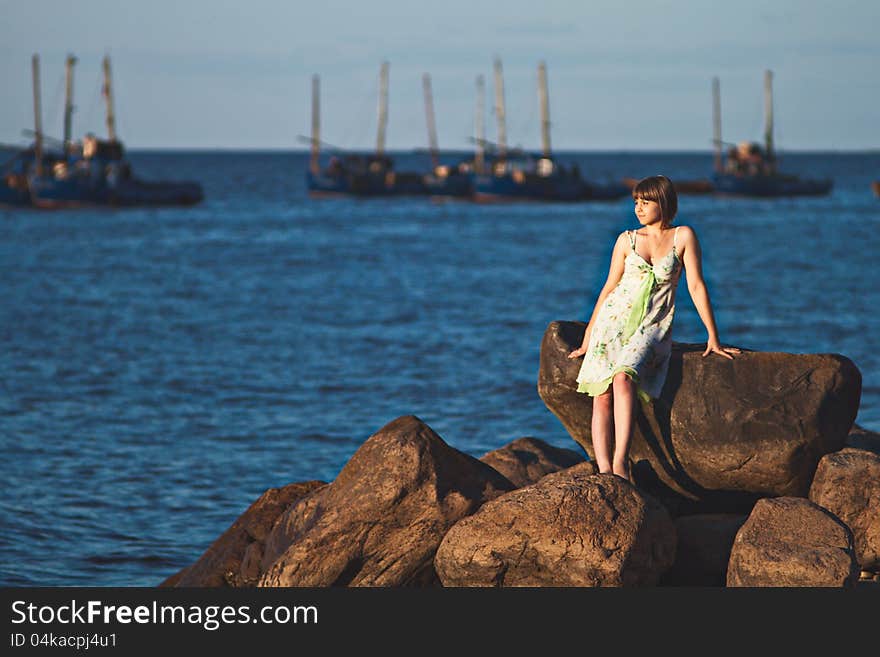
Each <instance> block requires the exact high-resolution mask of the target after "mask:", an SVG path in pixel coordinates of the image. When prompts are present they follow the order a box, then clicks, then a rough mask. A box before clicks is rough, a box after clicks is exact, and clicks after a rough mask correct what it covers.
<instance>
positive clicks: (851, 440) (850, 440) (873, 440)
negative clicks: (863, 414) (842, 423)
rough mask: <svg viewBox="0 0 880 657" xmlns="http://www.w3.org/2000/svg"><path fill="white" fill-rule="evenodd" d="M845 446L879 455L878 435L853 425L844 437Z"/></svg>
mask: <svg viewBox="0 0 880 657" xmlns="http://www.w3.org/2000/svg"><path fill="white" fill-rule="evenodd" d="M846 446H847V447H856V448H858V449H864V450H867V451H869V452H874V453H875V454H880V433H877V432H876V431H869V430H868V429H865V428H864V427H860V426H859V425H858V424H854V425H853V427H852V429H850V431H849V435H848V436H847V437H846Z"/></svg>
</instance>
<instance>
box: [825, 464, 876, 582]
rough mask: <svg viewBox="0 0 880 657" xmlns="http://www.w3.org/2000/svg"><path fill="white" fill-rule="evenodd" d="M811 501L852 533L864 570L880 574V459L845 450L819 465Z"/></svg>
mask: <svg viewBox="0 0 880 657" xmlns="http://www.w3.org/2000/svg"><path fill="white" fill-rule="evenodd" d="M810 500H811V501H813V502H815V503H816V504H818V505H819V506H821V507H823V508H826V509H828V510H829V511H831V513H833V514H834V515H836V516H837V517H838V518H840V519H841V520H842V521H843V522H845V523H846V525H847V527H849V528H850V529H851V530H852V533H853V539H854V541H855V549H856V558H857V559H858V562H859V565H860V566H861V568H862V570H867V571H872V572H877V571H878V570H880V455H878V454H875V453H874V452H869V451H866V450H863V449H856V448H854V447H845V448H843V449H842V450H840V451H839V452H834V453H833V454H826V455H825V456H824V457H822V460H821V461H819V467H818V468H816V475H815V477H813V485H812V486H811V487H810Z"/></svg>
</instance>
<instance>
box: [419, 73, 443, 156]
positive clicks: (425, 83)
mask: <svg viewBox="0 0 880 657" xmlns="http://www.w3.org/2000/svg"><path fill="white" fill-rule="evenodd" d="M422 87H423V88H424V91H425V117H426V119H427V121H428V145H429V146H430V148H431V165H432V166H433V168H434V169H436V168H437V167H438V166H440V157H439V155H438V148H437V125H436V123H435V121H434V96H433V94H432V93H431V76H430V75H428V74H427V73H425V74H424V75H423V76H422Z"/></svg>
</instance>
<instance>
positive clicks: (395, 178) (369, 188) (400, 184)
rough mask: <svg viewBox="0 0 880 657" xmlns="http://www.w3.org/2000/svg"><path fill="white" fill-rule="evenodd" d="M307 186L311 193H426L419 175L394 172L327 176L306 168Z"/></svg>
mask: <svg viewBox="0 0 880 657" xmlns="http://www.w3.org/2000/svg"><path fill="white" fill-rule="evenodd" d="M306 189H308V191H309V194H311V195H312V196H338V195H348V196H365V197H366V196H423V195H425V194H427V193H428V187H427V186H426V185H425V182H424V180H423V179H422V177H421V176H420V175H418V174H414V173H396V172H387V173H379V174H370V173H349V174H343V175H339V176H330V175H325V174H318V175H315V174H313V173H312V172H311V171H307V172H306Z"/></svg>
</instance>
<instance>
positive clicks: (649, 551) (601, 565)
mask: <svg viewBox="0 0 880 657" xmlns="http://www.w3.org/2000/svg"><path fill="white" fill-rule="evenodd" d="M590 466H591V464H590V463H589V462H584V463H582V464H579V465H575V466H573V467H571V468H568V469H566V470H562V471H560V472H557V473H554V474H549V475H547V476H545V477H544V478H543V479H541V480H540V481H539V482H538V483H536V484H533V485H531V486H526V487H524V488H519V489H517V490H515V491H513V492H511V493H507V494H506V495H503V496H501V497H499V498H497V499H495V500H492V501H491V502H487V503H486V504H484V505H483V506H482V507H481V508H480V510H479V511H477V512H476V513H475V514H474V515H472V516H469V517H466V518H464V519H463V520H460V521H459V522H458V523H456V524H455V525H454V526H453V527H452V529H450V530H449V531H448V532H447V534H446V536H445V537H444V538H443V542H442V543H441V544H440V548H439V549H438V550H437V556H436V558H435V560H434V561H435V567H436V569H437V573H438V575H439V576H440V579H441V581H442V582H443V585H444V586H485V587H489V586H494V587H501V586H591V587H592V586H651V585H654V584H656V583H657V581H658V579H659V577H660V575H661V574H662V573H663V572H664V571H665V570H666V569H668V568H669V567H670V566H671V565H672V562H673V559H674V556H675V526H674V525H673V523H672V520H671V518H670V517H669V514H668V513H667V511H666V510H665V509H664V508H663V507H662V506H661V505H660V504H659V503H658V502H656V501H655V500H653V499H652V498H650V497H648V496H644V495H642V494H641V493H640V492H639V491H638V490H637V489H636V488H635V487H634V486H633V485H631V484H630V483H629V482H627V481H625V480H623V479H622V478H620V477H617V476H614V475H609V474H604V475H598V474H592V468H591V467H590Z"/></svg>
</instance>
